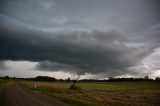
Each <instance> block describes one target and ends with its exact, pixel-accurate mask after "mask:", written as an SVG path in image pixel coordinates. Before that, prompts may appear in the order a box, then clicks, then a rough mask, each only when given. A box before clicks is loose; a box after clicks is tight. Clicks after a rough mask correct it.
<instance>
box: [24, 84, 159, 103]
mask: <svg viewBox="0 0 160 106" xmlns="http://www.w3.org/2000/svg"><path fill="white" fill-rule="evenodd" d="M22 83H23V84H24V85H25V86H27V87H29V88H30V89H32V90H36V91H38V92H39V93H42V94H45V95H49V96H51V97H53V98H56V99H58V100H60V101H62V102H65V103H68V104H72V105H75V106H117V105H118V106H130V105H133V106H135V105H136V106H142V105H143V106H151V105H152V106H158V105H159V104H160V83H159V82H78V83H76V85H75V86H74V88H76V89H72V88H71V86H73V83H72V82H39V81H37V82H36V81H22ZM77 87H78V89H77Z"/></svg>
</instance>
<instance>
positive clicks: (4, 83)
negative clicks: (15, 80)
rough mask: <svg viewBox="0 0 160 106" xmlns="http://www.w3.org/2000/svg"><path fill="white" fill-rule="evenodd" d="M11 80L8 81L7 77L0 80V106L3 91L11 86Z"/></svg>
mask: <svg viewBox="0 0 160 106" xmlns="http://www.w3.org/2000/svg"><path fill="white" fill-rule="evenodd" d="M11 82H12V81H11V80H10V79H9V77H7V76H6V77H3V78H0V105H1V104H2V101H3V95H2V93H3V91H4V90H5V88H7V86H9V84H11Z"/></svg>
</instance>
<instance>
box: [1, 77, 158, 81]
mask: <svg viewBox="0 0 160 106" xmlns="http://www.w3.org/2000/svg"><path fill="white" fill-rule="evenodd" d="M0 78H1V79H17V80H30V81H46V82H53V81H59V82H73V81H76V82H77V80H71V79H70V78H67V79H56V78H54V77H49V76H37V77H34V78H16V77H9V76H4V77H0ZM155 81H159V82H160V77H156V78H155V79H151V78H149V77H148V76H144V77H143V78H133V77H131V78H114V77H109V78H108V79H104V80H98V79H81V80H78V82H155Z"/></svg>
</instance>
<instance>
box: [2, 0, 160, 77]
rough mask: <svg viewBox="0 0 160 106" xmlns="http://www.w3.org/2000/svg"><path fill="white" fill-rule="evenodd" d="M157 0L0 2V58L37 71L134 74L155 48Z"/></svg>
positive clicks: (159, 27) (158, 23)
mask: <svg viewBox="0 0 160 106" xmlns="http://www.w3.org/2000/svg"><path fill="white" fill-rule="evenodd" d="M157 4H159V2H158V1H157V0H153V1H150V0H141V1H138V0H137V1H136V0H135V1H130V0H121V1H120V0H112V1H111V0H107V1H106V0H100V1H97V0H91V1H90V0H87V1H86V0H85V1H81V2H80V1H78V0H69V1H65V0H55V1H52V0H46V1H43V0H40V1H37V0H33V1H32V2H31V1H30V0H28V1H23V0H22V1H21V0H13V1H12V0H9V1H3V0H2V3H1V6H0V21H1V24H0V29H1V30H0V51H1V52H0V60H28V61H36V62H39V64H37V66H36V68H37V69H38V70H42V71H59V70H61V71H66V72H73V73H77V74H85V73H86V72H87V73H91V74H97V73H106V74H107V75H108V76H109V75H123V74H137V73H140V72H138V71H139V70H131V67H136V66H139V65H141V64H142V61H143V59H144V58H146V57H147V56H148V55H150V54H152V53H153V52H154V50H155V49H157V48H159V47H160V43H159V42H160V37H159V35H160V15H159V14H158V13H159V7H158V5H157Z"/></svg>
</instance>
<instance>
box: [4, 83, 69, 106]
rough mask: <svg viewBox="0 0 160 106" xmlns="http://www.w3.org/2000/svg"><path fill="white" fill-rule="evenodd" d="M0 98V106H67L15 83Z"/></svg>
mask: <svg viewBox="0 0 160 106" xmlns="http://www.w3.org/2000/svg"><path fill="white" fill-rule="evenodd" d="M2 96H3V97H2V98H3V102H2V106H69V105H66V104H64V103H61V102H59V101H57V100H54V99H53V98H50V97H48V96H45V95H41V94H37V93H35V92H33V91H31V90H29V89H27V88H25V87H24V86H23V85H21V84H20V83H17V82H15V83H13V84H12V85H11V86H9V87H8V88H7V89H6V90H5V91H4V92H3V93H2Z"/></svg>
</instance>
